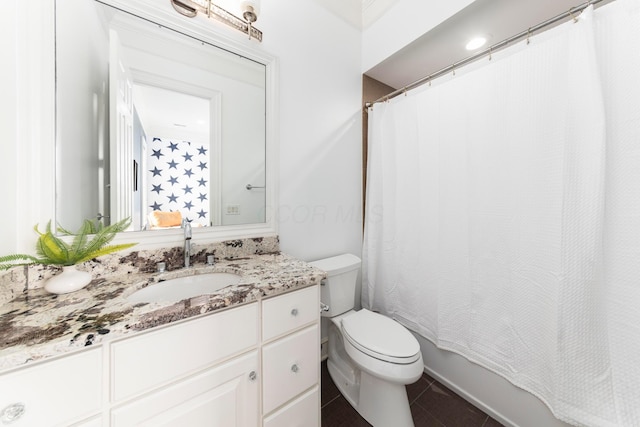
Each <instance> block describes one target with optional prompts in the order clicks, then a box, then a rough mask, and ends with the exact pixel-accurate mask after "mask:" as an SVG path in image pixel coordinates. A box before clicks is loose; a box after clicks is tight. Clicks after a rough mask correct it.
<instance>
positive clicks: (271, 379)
mask: <svg viewBox="0 0 640 427" xmlns="http://www.w3.org/2000/svg"><path fill="white" fill-rule="evenodd" d="M262 363H263V383H262V387H263V388H262V392H263V399H262V400H263V403H264V413H265V414H267V413H269V412H271V411H273V410H274V409H276V408H277V407H278V406H280V405H282V404H283V403H285V402H287V401H288V400H291V399H293V398H294V397H295V396H296V395H298V394H300V393H302V392H303V391H305V390H307V389H309V388H311V387H312V386H313V385H315V384H317V383H318V371H319V370H320V337H319V333H318V325H317V324H314V325H313V326H310V327H308V328H305V329H303V330H301V331H299V332H296V333H294V334H291V335H289V336H287V337H284V338H282V339H280V340H278V341H276V342H273V343H271V344H269V345H267V346H264V347H263V349H262Z"/></svg>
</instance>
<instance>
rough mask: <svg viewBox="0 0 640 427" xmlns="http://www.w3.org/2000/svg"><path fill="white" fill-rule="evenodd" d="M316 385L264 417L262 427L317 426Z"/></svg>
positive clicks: (318, 415)
mask: <svg viewBox="0 0 640 427" xmlns="http://www.w3.org/2000/svg"><path fill="white" fill-rule="evenodd" d="M319 401H320V397H319V396H318V387H314V388H313V389H311V390H310V391H308V392H306V393H305V394H303V395H302V396H300V397H299V398H298V399H296V400H294V401H293V402H291V403H290V404H288V405H286V406H284V407H283V408H282V409H280V410H278V411H276V412H275V413H273V414H272V415H271V416H269V417H267V418H265V420H264V424H263V425H264V427H318V426H319V425H320V405H318V402H319Z"/></svg>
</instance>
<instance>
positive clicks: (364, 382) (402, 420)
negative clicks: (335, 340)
mask: <svg viewBox="0 0 640 427" xmlns="http://www.w3.org/2000/svg"><path fill="white" fill-rule="evenodd" d="M327 369H328V370H329V375H331V379H332V380H333V382H334V383H335V385H336V387H337V388H338V390H340V393H342V395H343V396H344V397H345V399H347V401H348V402H349V403H350V404H351V406H353V408H354V409H355V410H356V411H358V413H359V414H360V415H361V416H362V418H364V419H365V420H367V422H368V423H369V424H371V425H372V426H373V427H387V426H394V427H414V424H413V417H412V416H411V409H410V407H409V399H408V397H407V390H406V387H405V386H404V385H402V384H393V383H390V382H388V381H384V380H380V379H379V378H376V377H374V376H371V375H369V374H368V373H366V372H364V371H358V372H357V375H356V376H355V377H351V378H349V375H348V374H347V375H345V373H343V372H341V370H340V369H339V368H338V366H337V365H336V364H335V363H332V361H331V359H329V360H327ZM353 380H356V381H353Z"/></svg>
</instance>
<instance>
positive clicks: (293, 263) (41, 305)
mask: <svg viewBox="0 0 640 427" xmlns="http://www.w3.org/2000/svg"><path fill="white" fill-rule="evenodd" d="M210 272H227V273H236V274H239V275H241V276H242V279H241V280H240V282H239V283H238V284H236V285H231V286H228V287H225V288H223V289H221V290H220V291H218V292H216V293H214V294H209V295H203V296H198V297H194V298H187V299H184V300H182V301H178V302H171V303H137V304H132V303H130V302H128V301H127V299H126V298H127V297H128V296H129V295H131V294H132V293H134V292H135V291H137V290H138V289H141V288H144V287H146V286H153V284H154V283H158V282H161V281H163V280H167V279H171V278H174V277H180V276H184V275H190V274H202V273H210ZM324 277H325V273H324V272H322V271H321V270H318V269H316V268H314V267H312V266H311V265H309V264H307V263H305V262H303V261H300V260H297V259H295V258H293V257H291V256H288V255H286V254H282V253H275V254H265V255H248V256H243V257H237V258H235V259H231V260H224V259H223V260H219V261H218V262H216V264H215V266H212V267H210V266H204V265H202V264H201V265H196V266H194V267H191V268H189V269H188V270H184V269H177V270H173V271H168V272H165V273H144V272H125V273H117V272H114V273H112V274H110V275H107V276H104V277H99V278H97V279H94V280H93V281H92V282H91V283H90V284H89V285H88V286H87V287H86V288H84V289H81V290H79V291H76V292H73V293H69V294H64V295H53V294H49V293H47V292H46V291H45V290H44V289H42V288H38V289H30V290H28V291H25V292H15V290H14V291H13V293H12V294H10V295H7V291H3V290H2V289H0V294H2V293H3V292H4V293H5V295H4V296H3V298H0V371H4V370H7V369H10V368H13V367H17V366H21V365H24V364H26V363H29V362H32V361H37V360H42V359H46V358H48V357H52V356H56V355H60V354H64V353H66V352H71V351H74V350H77V349H78V348H82V347H86V346H91V345H95V344H98V343H100V342H103V341H105V340H113V339H116V338H121V337H125V336H130V335H133V334H135V333H136V332H138V331H144V330H147V329H150V328H153V327H155V326H160V325H166V324H169V323H171V322H175V321H178V320H182V319H187V318H190V317H194V316H199V315H202V314H205V313H211V312H214V311H217V310H221V309H225V308H228V307H233V306H237V305H241V304H246V303H250V302H253V301H259V300H261V299H263V298H267V297H271V296H275V295H278V294H281V293H284V292H287V291H290V290H295V289H299V288H303V287H306V286H310V285H316V284H319V283H320V281H321V280H322V279H323V278H324ZM0 296H2V295H0Z"/></svg>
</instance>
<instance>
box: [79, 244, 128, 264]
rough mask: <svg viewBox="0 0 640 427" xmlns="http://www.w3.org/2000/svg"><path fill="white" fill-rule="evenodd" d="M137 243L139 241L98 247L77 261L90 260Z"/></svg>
mask: <svg viewBox="0 0 640 427" xmlns="http://www.w3.org/2000/svg"><path fill="white" fill-rule="evenodd" d="M135 245H137V243H122V244H119V245H109V246H104V247H102V248H100V249H98V250H97V251H94V252H92V253H90V254H87V255H85V256H84V257H82V258H81V259H79V260H78V262H77V263H78V264H80V263H81V262H85V261H89V260H92V259H94V258H98V257H99V256H103V255H108V254H110V253H113V252H117V251H121V250H123V249H127V248H130V247H132V246H135Z"/></svg>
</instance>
